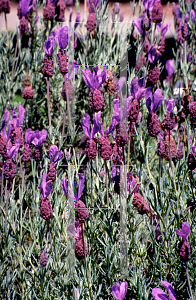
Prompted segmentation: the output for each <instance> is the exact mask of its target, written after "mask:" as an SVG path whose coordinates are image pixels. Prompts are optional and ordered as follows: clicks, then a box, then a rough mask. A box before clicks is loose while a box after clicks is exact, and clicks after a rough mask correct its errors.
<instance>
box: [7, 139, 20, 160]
mask: <svg viewBox="0 0 196 300" xmlns="http://www.w3.org/2000/svg"><path fill="white" fill-rule="evenodd" d="M19 148H20V143H19V141H18V140H16V142H15V145H14V146H13V147H11V141H10V140H9V141H8V144H7V153H8V156H9V158H10V159H13V158H14V156H15V155H16V154H17V153H18V150H19Z"/></svg>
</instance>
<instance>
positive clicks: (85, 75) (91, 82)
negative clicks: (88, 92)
mask: <svg viewBox="0 0 196 300" xmlns="http://www.w3.org/2000/svg"><path fill="white" fill-rule="evenodd" d="M82 72H83V78H84V81H85V82H86V84H87V85H88V87H89V88H92V89H94V80H93V74H92V73H91V71H90V70H88V69H86V70H82Z"/></svg>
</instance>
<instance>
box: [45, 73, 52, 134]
mask: <svg viewBox="0 0 196 300" xmlns="http://www.w3.org/2000/svg"><path fill="white" fill-rule="evenodd" d="M46 84H47V103H48V120H49V130H50V137H51V135H52V123H51V115H50V85H49V78H48V77H46Z"/></svg>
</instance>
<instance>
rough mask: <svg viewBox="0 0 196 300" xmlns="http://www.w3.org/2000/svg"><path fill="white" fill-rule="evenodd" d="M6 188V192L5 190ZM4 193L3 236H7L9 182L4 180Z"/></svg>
mask: <svg viewBox="0 0 196 300" xmlns="http://www.w3.org/2000/svg"><path fill="white" fill-rule="evenodd" d="M7 187H8V190H7ZM5 191H6V192H5V193H6V196H7V197H6V209H5V235H7V214H8V205H9V182H8V180H6V184H5Z"/></svg>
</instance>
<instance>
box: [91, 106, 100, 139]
mask: <svg viewBox="0 0 196 300" xmlns="http://www.w3.org/2000/svg"><path fill="white" fill-rule="evenodd" d="M100 117H101V112H100V111H99V112H98V113H97V115H96V117H95V119H94V124H93V127H92V130H91V133H90V138H91V139H93V137H94V136H95V134H96V133H97V132H98V131H99V129H100V126H99V119H100Z"/></svg>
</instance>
